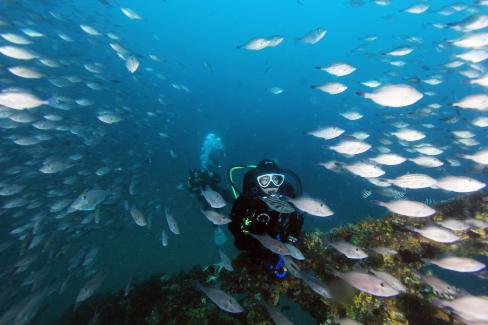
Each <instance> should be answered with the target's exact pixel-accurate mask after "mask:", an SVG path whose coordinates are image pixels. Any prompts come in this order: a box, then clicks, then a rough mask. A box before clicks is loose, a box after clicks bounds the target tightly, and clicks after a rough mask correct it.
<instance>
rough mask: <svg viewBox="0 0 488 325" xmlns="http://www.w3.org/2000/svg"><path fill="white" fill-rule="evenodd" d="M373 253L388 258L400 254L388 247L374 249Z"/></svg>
mask: <svg viewBox="0 0 488 325" xmlns="http://www.w3.org/2000/svg"><path fill="white" fill-rule="evenodd" d="M373 251H374V252H376V253H378V254H381V255H387V256H392V255H396V254H398V252H397V251H396V250H394V249H391V248H388V247H384V246H377V247H373Z"/></svg>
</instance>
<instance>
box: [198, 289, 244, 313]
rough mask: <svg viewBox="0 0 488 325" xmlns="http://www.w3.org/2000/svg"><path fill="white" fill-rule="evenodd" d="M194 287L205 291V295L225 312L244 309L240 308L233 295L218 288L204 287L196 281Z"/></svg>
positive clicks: (240, 311)
mask: <svg viewBox="0 0 488 325" xmlns="http://www.w3.org/2000/svg"><path fill="white" fill-rule="evenodd" d="M195 288H196V289H198V290H200V291H202V292H203V293H205V294H206V295H207V297H208V298H209V299H210V300H212V302H213V303H214V304H216V305H217V307H219V308H220V309H222V310H224V311H226V312H229V313H233V314H236V313H242V312H243V311H244V308H242V306H241V305H240V304H239V302H238V301H237V300H236V299H235V298H234V297H232V296H230V295H228V294H227V293H225V292H224V291H222V290H220V289H214V288H206V287H204V286H202V285H201V284H200V283H197V284H196V285H195Z"/></svg>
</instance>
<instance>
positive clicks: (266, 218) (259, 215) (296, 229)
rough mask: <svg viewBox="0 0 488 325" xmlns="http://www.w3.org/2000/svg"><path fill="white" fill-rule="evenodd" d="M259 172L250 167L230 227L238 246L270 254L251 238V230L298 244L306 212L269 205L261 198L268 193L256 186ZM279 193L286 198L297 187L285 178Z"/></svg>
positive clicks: (259, 254) (265, 254)
mask: <svg viewBox="0 0 488 325" xmlns="http://www.w3.org/2000/svg"><path fill="white" fill-rule="evenodd" d="M256 175H257V171H256V170H250V171H248V172H247V173H246V175H245V176H244V186H243V192H242V193H241V194H240V195H239V197H238V198H237V200H236V201H235V202H234V206H233V207H232V212H231V219H232V221H231V222H230V223H229V230H230V231H231V232H232V234H233V235H234V240H235V241H234V243H235V245H236V247H237V248H239V249H240V250H245V251H250V252H251V253H253V254H254V253H255V255H258V256H266V257H269V256H270V254H269V251H267V250H266V249H264V248H263V246H262V245H261V243H259V241H257V240H256V239H254V238H253V237H251V236H250V235H249V233H253V234H258V235H262V234H268V235H269V236H271V237H273V238H275V239H279V240H280V241H282V242H285V243H286V242H289V243H292V244H294V245H295V244H296V242H297V241H298V239H299V237H300V232H301V228H302V225H303V214H302V213H301V212H299V211H295V212H292V213H280V212H278V211H275V210H273V209H271V208H270V207H268V205H267V204H266V203H265V202H263V201H262V200H261V198H262V197H263V196H266V194H265V193H264V192H263V191H262V190H261V188H260V187H259V185H257V183H256V181H255V180H256ZM277 194H278V195H284V196H287V197H295V196H296V193H295V190H294V188H293V187H292V186H291V185H290V183H288V182H286V181H285V182H284V183H283V184H282V185H281V186H280V187H279V190H278V193H277ZM271 255H274V254H271ZM275 257H276V255H275Z"/></svg>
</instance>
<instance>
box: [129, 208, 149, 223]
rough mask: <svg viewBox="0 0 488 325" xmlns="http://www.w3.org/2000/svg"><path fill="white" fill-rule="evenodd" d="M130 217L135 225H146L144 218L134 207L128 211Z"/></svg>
mask: <svg viewBox="0 0 488 325" xmlns="http://www.w3.org/2000/svg"><path fill="white" fill-rule="evenodd" d="M130 215H131V217H132V219H133V220H134V222H135V223H136V225H138V226H141V227H144V226H146V225H147V221H146V217H144V214H143V213H142V212H141V211H139V209H137V207H136V206H135V205H134V206H133V207H132V208H131V209H130Z"/></svg>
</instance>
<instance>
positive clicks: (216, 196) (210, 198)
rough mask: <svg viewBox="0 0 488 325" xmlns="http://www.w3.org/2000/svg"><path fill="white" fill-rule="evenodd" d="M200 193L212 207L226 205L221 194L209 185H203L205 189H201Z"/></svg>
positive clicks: (216, 207) (218, 207)
mask: <svg viewBox="0 0 488 325" xmlns="http://www.w3.org/2000/svg"><path fill="white" fill-rule="evenodd" d="M201 193H202V195H203V197H204V198H205V200H206V201H207V203H208V204H210V206H211V207H212V208H214V209H220V208H223V207H225V206H226V205H227V203H226V202H225V200H224V198H223V197H222V195H220V193H217V192H216V191H214V190H213V189H212V188H210V186H205V189H202V190H201Z"/></svg>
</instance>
